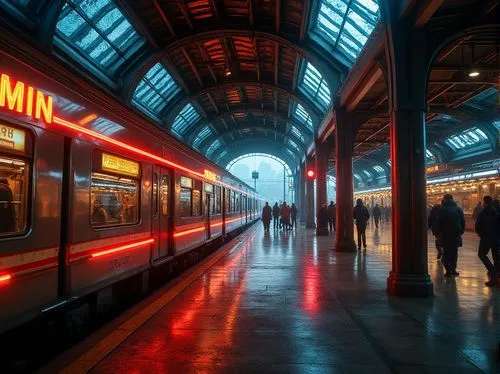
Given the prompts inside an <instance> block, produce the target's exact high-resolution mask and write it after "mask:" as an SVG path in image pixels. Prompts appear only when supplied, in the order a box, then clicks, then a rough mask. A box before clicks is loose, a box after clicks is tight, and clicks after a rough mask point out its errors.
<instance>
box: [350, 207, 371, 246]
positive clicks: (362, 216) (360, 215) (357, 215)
mask: <svg viewBox="0 0 500 374" xmlns="http://www.w3.org/2000/svg"><path fill="white" fill-rule="evenodd" d="M353 217H354V219H355V220H356V229H357V231H358V250H359V251H360V250H361V242H363V247H364V249H365V251H366V224H367V223H368V220H369V219H370V213H368V209H366V207H365V206H364V205H363V200H361V199H358V200H356V206H355V207H354V211H353Z"/></svg>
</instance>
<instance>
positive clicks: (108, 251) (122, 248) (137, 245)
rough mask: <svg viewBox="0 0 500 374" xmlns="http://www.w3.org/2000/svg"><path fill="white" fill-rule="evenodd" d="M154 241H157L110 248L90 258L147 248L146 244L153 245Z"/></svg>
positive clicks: (152, 240)
mask: <svg viewBox="0 0 500 374" xmlns="http://www.w3.org/2000/svg"><path fill="white" fill-rule="evenodd" d="M154 241H155V240H154V239H153V238H151V239H147V240H141V241H140V242H135V243H130V244H125V245H120V246H118V247H115V248H110V249H107V250H105V251H99V252H96V253H92V254H91V255H90V256H91V257H100V256H104V255H107V254H110V253H115V252H121V251H124V250H126V249H132V248H138V247H142V246H145V245H146V244H151V243H153V242H154Z"/></svg>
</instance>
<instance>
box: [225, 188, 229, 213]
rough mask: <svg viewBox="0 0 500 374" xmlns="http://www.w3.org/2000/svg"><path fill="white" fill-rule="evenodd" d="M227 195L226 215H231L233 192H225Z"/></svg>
mask: <svg viewBox="0 0 500 374" xmlns="http://www.w3.org/2000/svg"><path fill="white" fill-rule="evenodd" d="M225 192H226V193H225V194H224V205H225V207H226V213H231V204H230V201H231V191H229V190H225Z"/></svg>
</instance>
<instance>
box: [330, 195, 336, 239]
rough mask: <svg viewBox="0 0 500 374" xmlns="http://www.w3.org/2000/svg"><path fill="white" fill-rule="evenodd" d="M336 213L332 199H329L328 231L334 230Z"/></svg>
mask: <svg viewBox="0 0 500 374" xmlns="http://www.w3.org/2000/svg"><path fill="white" fill-rule="evenodd" d="M336 214H337V208H336V207H335V204H334V203H333V201H330V205H328V227H329V229H330V233H332V232H333V231H335V218H336Z"/></svg>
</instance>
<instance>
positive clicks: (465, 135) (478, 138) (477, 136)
mask: <svg viewBox="0 0 500 374" xmlns="http://www.w3.org/2000/svg"><path fill="white" fill-rule="evenodd" d="M487 141H488V137H487V136H486V134H485V133H484V131H483V130H481V129H478V128H477V127H473V128H471V129H468V130H466V131H463V132H461V133H460V134H456V135H453V136H450V137H449V138H447V139H446V140H445V143H446V144H447V145H448V146H450V147H451V148H452V149H453V150H455V151H458V150H461V149H464V148H467V147H472V146H475V145H479V144H481V143H486V142H487Z"/></svg>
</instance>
